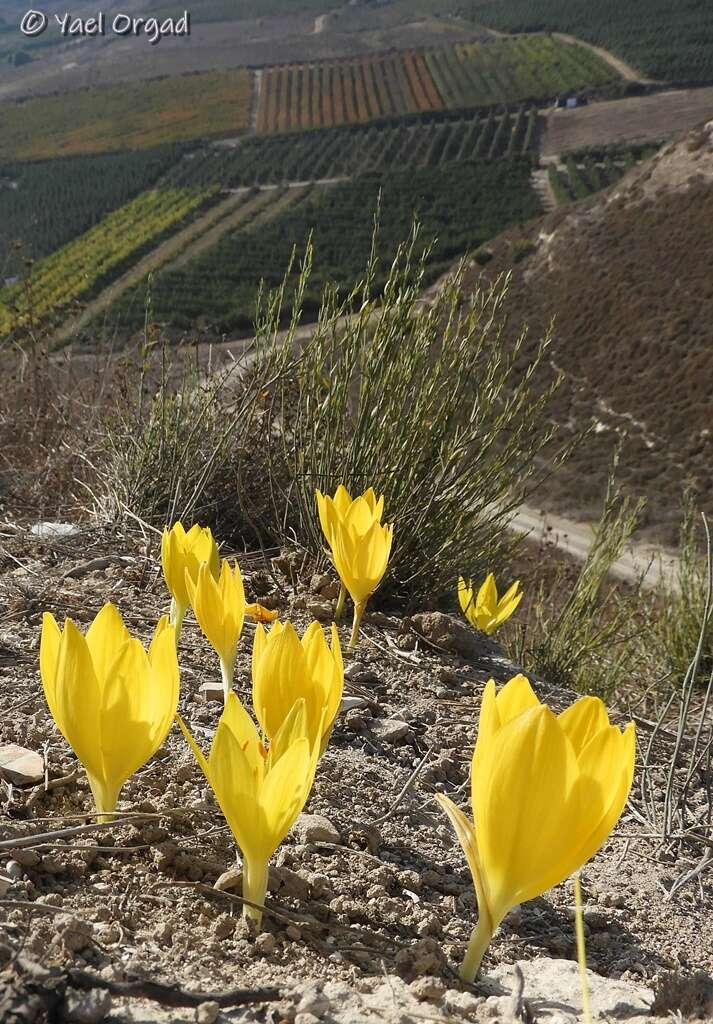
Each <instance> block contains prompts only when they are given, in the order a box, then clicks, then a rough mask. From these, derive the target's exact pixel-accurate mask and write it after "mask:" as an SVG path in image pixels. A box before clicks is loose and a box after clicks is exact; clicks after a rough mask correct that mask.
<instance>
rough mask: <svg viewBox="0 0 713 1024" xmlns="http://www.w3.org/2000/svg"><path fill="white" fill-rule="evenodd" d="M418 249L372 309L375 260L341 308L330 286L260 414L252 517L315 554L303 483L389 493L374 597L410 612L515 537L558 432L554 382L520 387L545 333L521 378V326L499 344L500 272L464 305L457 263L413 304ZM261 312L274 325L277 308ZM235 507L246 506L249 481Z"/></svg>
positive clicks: (401, 258) (406, 254) (319, 542)
mask: <svg viewBox="0 0 713 1024" xmlns="http://www.w3.org/2000/svg"><path fill="white" fill-rule="evenodd" d="M420 248H421V246H420V243H419V240H418V237H417V232H416V233H414V236H413V237H412V239H411V240H410V243H409V244H408V245H405V246H402V247H401V249H400V250H399V253H398V254H397V257H396V259H395V260H394V263H393V265H392V267H391V270H390V273H389V274H388V279H387V282H386V285H385V287H384V289H383V298H382V300H381V301H380V302H377V301H376V300H375V299H374V298H373V296H372V293H371V285H372V281H373V279H374V276H375V274H376V268H375V266H374V264H373V263H371V264H370V266H369V268H368V270H367V273H366V275H365V278H364V280H363V281H361V282H360V283H359V284H358V285H357V286H356V287H355V289H354V290H353V292H352V293H351V295H350V296H349V297H348V298H347V299H346V300H344V301H342V302H340V301H339V300H338V298H337V296H336V293H335V291H334V290H330V289H327V290H326V292H325V294H324V299H323V303H322V308H321V310H320V314H319V321H318V325H317V327H316V329H315V331H314V333H312V334H311V335H310V336H309V337H307V338H306V339H305V340H304V342H302V344H301V348H300V351H299V359H298V361H297V362H296V363H295V364H294V365H293V366H292V367H291V368H289V369H288V370H287V372H286V373H285V376H284V377H283V378H282V379H281V383H280V386H279V387H278V388H277V389H276V391H275V393H274V395H273V396H272V399H271V403H270V406H269V408H268V409H267V410H266V411H261V420H260V438H259V441H258V449H259V450H260V451H261V452H262V453H263V454H264V459H265V470H264V473H265V480H266V490H268V491H269V494H270V502H269V508H267V509H264V508H263V509H261V510H259V513H258V512H256V514H255V516H254V518H256V519H258V518H260V521H261V522H262V525H263V529H264V531H265V533H266V534H267V535H268V536H269V537H270V538H271V539H272V540H277V541H279V542H285V543H291V544H294V543H295V542H297V544H298V545H299V546H301V547H302V548H303V549H305V550H306V551H307V552H310V553H311V554H312V555H313V556H314V557H315V558H317V559H319V558H320V557H322V556H323V546H324V539H323V537H322V535H321V530H320V526H319V521H318V518H317V513H316V507H315V488H320V489H321V490H322V491H328V492H333V490H334V489H335V488H336V486H337V485H338V484H339V483H344V484H345V485H346V486H347V487H348V488H349V489H350V490H352V491H356V492H359V491H361V490H363V489H365V488H366V487H368V486H370V485H371V486H374V487H375V488H376V489H377V491H378V492H383V493H384V494H385V496H386V511H385V521H388V522H391V521H394V522H395V523H396V527H395V547H394V552H393V556H392V561H391V567H390V571H389V574H388V577H387V582H386V586H385V589H387V590H388V591H390V592H392V593H393V592H398V593H399V594H400V595H401V596H402V597H403V598H405V599H406V601H407V603H409V604H413V603H414V602H416V601H421V600H423V599H424V598H428V599H430V600H435V599H436V598H437V597H438V596H440V594H442V593H444V592H447V593H451V592H452V591H453V588H454V586H455V580H456V578H457V577H458V575H459V574H463V575H467V576H468V575H469V576H473V577H476V578H477V577H479V576H481V575H482V574H483V573H484V572H486V571H487V570H489V569H491V568H493V569H497V568H498V567H499V566H501V565H502V563H503V561H504V560H505V559H506V557H507V555H508V552H509V551H510V549H511V547H512V544H513V539H512V536H511V535H510V534H509V533H508V532H507V531H506V530H505V529H504V526H505V524H506V522H507V519H508V516H509V515H510V513H511V511H512V509H513V508H514V507H515V506H516V505H517V504H518V502H519V500H520V498H521V496H522V494H523V493H524V492H525V491H526V490H527V488H528V486H529V485H532V483H533V481H534V478H535V474H536V467H537V465H538V458H537V457H538V454H539V453H540V452H541V451H542V449H543V447H544V446H545V445H546V444H548V443H549V442H550V441H551V439H552V437H553V434H554V431H555V428H554V427H553V426H552V425H551V420H550V419H549V418H548V413H547V410H548V407H549V403H550V400H551V398H552V395H553V393H554V391H555V390H556V388H557V386H558V384H559V381H558V380H556V381H554V382H552V383H545V385H544V386H543V387H541V389H538V390H539V394H538V393H537V391H536V389H534V388H533V387H531V382H532V379H533V376H534V374H535V373H536V372H537V371H538V368H539V367H540V364H541V362H542V360H543V356H544V353H545V351H546V349H547V347H548V343H549V339H548V338H545V339H544V340H543V341H542V343H541V344H540V346H539V349H538V350H537V353H536V355H535V357H534V360H533V361H532V362H531V363H530V364H529V365H526V367H525V369H524V371H523V370H522V368H521V367H518V368H517V369H516V364H517V363H518V359H520V362H522V357H521V349H522V345H523V342H524V339H525V334H526V331H525V330H523V332H522V333H521V335H520V337H519V339H518V341H517V342H516V343H515V345H514V346H510V347H506V346H505V345H504V344H503V340H502V331H503V327H504V322H505V308H506V299H507V287H508V281H507V280H506V279H502V278H501V279H499V280H498V281H497V282H496V283H495V284H494V285H493V286H492V287H490V288H488V289H484V290H480V291H477V292H476V293H475V294H473V295H472V296H469V297H468V298H467V299H466V298H465V297H464V295H463V292H462V287H461V285H462V278H463V273H464V267H463V266H461V267H460V268H459V269H458V270H457V271H456V272H455V273H454V274H453V275H452V277H451V278H450V280H449V282H448V284H447V285H446V286H445V287H444V288H443V289H442V290H440V291H439V292H438V294H437V296H436V298H435V299H434V300H433V303H432V304H431V305H430V306H426V305H424V304H422V302H421V294H422V279H423V273H424V261H423V260H421V261H419V260H418V259H417V257H416V256H415V253H416V251H418V250H419V249H420ZM425 258H427V256H426V257H425ZM307 278H308V270H306V271H305V273H303V277H302V285H301V287H302V289H303V290H304V289H305V288H306V287H307ZM271 315H272V316H273V317H276V318H277V321H276V322H279V317H280V309H279V304H277V305H274V306H273V309H272V314H271ZM268 319H269V318H268ZM266 333H267V334H268V335H269V334H270V331H267V332H266ZM293 337H294V335H293V334H292V333H291V334H289V335H288V339H287V341H286V342H285V345H286V346H289V345H291V344H293V341H292V340H291V339H293ZM266 353H267V354H268V357H269V347H268V348H267V349H266ZM262 358H263V355H262V354H261V352H258V356H257V360H258V363H257V365H258V368H259V366H260V361H261V359H262ZM260 372H261V374H262V375H263V376H264V371H260ZM241 501H242V503H243V505H244V506H247V505H249V504H250V501H251V498H250V492H249V488H248V487H247V486H242V487H241Z"/></svg>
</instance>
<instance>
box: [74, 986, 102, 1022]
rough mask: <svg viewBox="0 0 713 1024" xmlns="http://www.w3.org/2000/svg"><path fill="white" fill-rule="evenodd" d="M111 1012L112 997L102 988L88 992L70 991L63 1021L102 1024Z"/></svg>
mask: <svg viewBox="0 0 713 1024" xmlns="http://www.w3.org/2000/svg"><path fill="white" fill-rule="evenodd" d="M110 1012H111V995H110V993H109V992H106V991H104V989H100V988H92V989H90V990H89V991H88V992H75V991H74V990H73V989H68V990H67V993H66V994H65V997H64V1013H63V1019H64V1020H66V1021H68V1022H69V1021H71V1022H72V1024H100V1021H103V1020H105V1019H106V1017H107V1016H108V1014H109V1013H110Z"/></svg>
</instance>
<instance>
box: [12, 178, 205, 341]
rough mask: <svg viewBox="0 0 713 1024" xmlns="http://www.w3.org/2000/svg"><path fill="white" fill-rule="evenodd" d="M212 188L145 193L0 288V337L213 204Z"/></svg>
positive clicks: (86, 289)
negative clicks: (23, 278)
mask: <svg viewBox="0 0 713 1024" xmlns="http://www.w3.org/2000/svg"><path fill="white" fill-rule="evenodd" d="M216 193H217V189H203V190H198V189H187V188H183V189H170V188H161V189H150V190H148V191H146V192H142V193H141V195H139V196H137V197H136V199H133V200H132V201H131V202H130V203H127V204H126V205H124V206H122V207H120V208H119V209H118V210H115V211H114V212H113V213H110V214H109V215H108V216H107V217H105V218H104V219H103V220H102V221H101V222H100V223H99V224H97V225H96V227H94V228H91V229H90V230H89V231H87V232H85V234H83V235H81V236H80V237H79V238H77V239H75V240H74V241H72V242H70V243H69V244H68V245H65V246H64V247H63V248H61V249H58V250H57V251H56V252H54V253H53V254H52V255H51V256H48V257H47V258H46V259H44V260H40V261H38V262H37V263H36V264H35V266H34V267H33V268H32V273H31V275H30V276H29V277H28V278H27V279H26V280H23V281H21V282H19V283H18V284H16V285H12V286H9V287H5V288H3V289H0V337H2V336H3V335H6V334H8V333H9V332H10V331H11V330H12V329H13V327H14V326H16V325H17V324H22V323H24V322H26V321H27V320H28V318H30V319H31V320H32V321H33V322H38V321H41V320H42V319H43V318H45V317H46V316H48V314H50V313H52V312H54V311H56V310H59V309H62V308H64V307H66V306H67V305H69V304H70V303H71V302H73V301H74V300H75V299H78V298H80V297H82V296H84V295H86V294H88V293H90V292H91V290H92V289H93V288H95V287H98V286H100V285H101V284H102V283H103V282H104V281H105V280H107V279H108V277H109V276H111V275H115V274H117V273H118V272H119V271H120V269H121V268H122V267H123V266H125V265H126V263H127V261H129V260H132V259H135V258H136V257H137V256H138V255H139V254H140V253H141V251H142V250H143V249H145V248H146V246H147V245H149V244H153V243H155V242H157V241H158V240H159V239H160V238H161V237H162V236H163V235H164V234H165V233H166V232H167V231H169V230H175V229H176V228H177V227H178V226H179V225H180V224H181V223H182V222H183V221H185V220H186V219H187V218H188V217H189V216H190V215H191V214H194V213H195V212H196V211H197V210H198V209H199V208H201V207H202V206H204V205H205V204H206V203H208V202H210V201H212V200H214V198H215V195H216Z"/></svg>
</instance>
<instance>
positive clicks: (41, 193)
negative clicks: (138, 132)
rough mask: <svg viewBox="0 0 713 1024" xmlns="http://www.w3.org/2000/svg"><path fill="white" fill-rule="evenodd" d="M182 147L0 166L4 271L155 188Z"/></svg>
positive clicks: (45, 251) (0, 237) (60, 243)
mask: <svg viewBox="0 0 713 1024" xmlns="http://www.w3.org/2000/svg"><path fill="white" fill-rule="evenodd" d="M182 152H183V147H182V146H178V145H176V146H160V147H157V148H155V149H145V150H138V151H136V152H132V153H109V154H104V155H101V156H83V157H67V158H65V159H59V160H43V161H40V162H37V163H19V164H4V165H0V268H1V269H0V273H2V275H3V276H4V277H5V278H8V277H10V276H13V275H17V274H19V273H20V272H21V270H22V266H23V260H24V259H26V258H31V259H41V258H42V257H43V256H48V255H49V254H50V253H51V252H54V251H55V250H56V249H59V248H61V246H63V245H66V244H67V242H69V241H71V240H72V239H73V238H76V237H77V236H78V235H80V234H82V233H83V232H85V231H88V230H89V228H91V227H92V226H93V225H95V224H97V223H98V222H99V221H100V220H101V219H102V217H104V216H106V214H108V213H110V212H111V211H112V210H115V209H118V207H120V206H122V205H123V204H124V203H127V202H128V201H129V200H130V199H132V198H133V197H134V196H136V195H138V194H139V193H140V192H143V191H145V190H146V189H148V188H150V187H151V186H153V185H155V184H156V183H157V182H158V180H159V178H160V177H161V175H162V174H164V173H165V172H166V171H167V169H168V168H169V167H172V166H173V165H175V164H176V162H177V161H178V160H179V158H180V156H181V154H182Z"/></svg>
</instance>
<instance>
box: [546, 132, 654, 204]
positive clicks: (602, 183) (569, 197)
mask: <svg viewBox="0 0 713 1024" xmlns="http://www.w3.org/2000/svg"><path fill="white" fill-rule="evenodd" d="M658 149H659V146H658V145H656V144H642V145H640V146H608V147H599V148H593V149H586V150H581V151H579V152H573V153H569V154H567V156H566V158H564V161H563V162H562V163H550V164H549V166H548V174H549V179H550V185H551V187H552V192H553V194H554V196H555V198H556V200H557V203H558V205H560V206H563V205H567V204H568V203H571V202H574V201H575V200H577V199H586V198H587V197H588V196H591V195H592V194H593V193H594V192H599V191H601V189H603V188H608V187H609V185H614V184H616V182H617V181H619V179H620V178H622V177H623V176H624V175H625V174H626V172H627V171H630V170H631V168H632V167H636V166H637V165H638V164H640V163H642V162H643V161H644V160H648V159H649V157H651V156H653V155H654V153H656V152H657V151H658Z"/></svg>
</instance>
